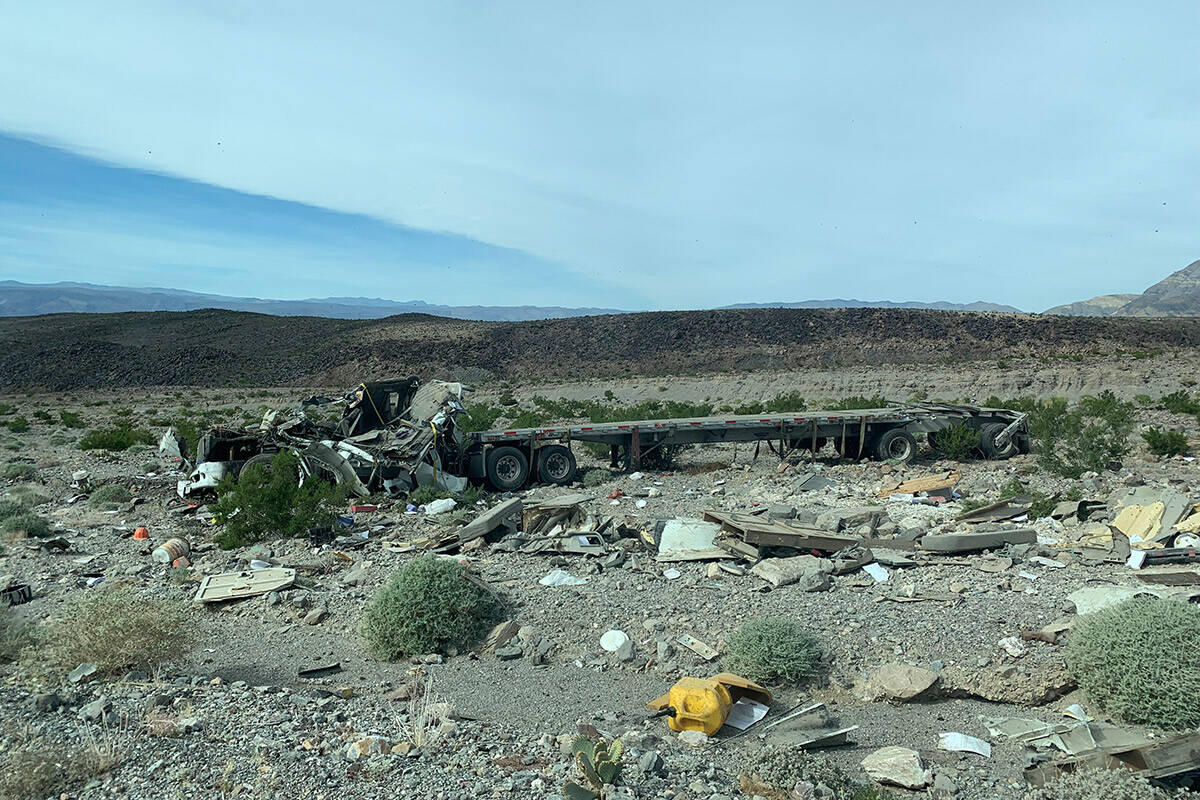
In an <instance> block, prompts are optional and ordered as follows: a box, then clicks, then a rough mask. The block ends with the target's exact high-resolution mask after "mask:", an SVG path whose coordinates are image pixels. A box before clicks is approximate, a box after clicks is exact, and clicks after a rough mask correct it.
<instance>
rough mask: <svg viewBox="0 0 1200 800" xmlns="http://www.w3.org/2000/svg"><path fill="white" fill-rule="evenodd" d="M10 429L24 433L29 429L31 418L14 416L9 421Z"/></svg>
mask: <svg viewBox="0 0 1200 800" xmlns="http://www.w3.org/2000/svg"><path fill="white" fill-rule="evenodd" d="M8 429H9V430H10V431H12V432H13V433H24V432H25V431H27V430H29V420H27V419H25V418H24V417H13V418H12V419H10V420H9V421H8Z"/></svg>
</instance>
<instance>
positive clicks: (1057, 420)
mask: <svg viewBox="0 0 1200 800" xmlns="http://www.w3.org/2000/svg"><path fill="white" fill-rule="evenodd" d="M1133 412H1134V406H1133V403H1130V402H1127V401H1124V400H1119V399H1117V397H1116V395H1114V394H1113V393H1112V392H1111V391H1104V392H1102V393H1101V394H1099V395H1097V396H1095V397H1084V398H1082V399H1081V400H1080V401H1079V403H1078V404H1077V405H1076V406H1075V407H1074V408H1069V407H1068V405H1067V401H1066V400H1062V399H1054V400H1050V401H1048V402H1046V403H1045V404H1043V405H1042V406H1041V407H1040V408H1038V409H1037V411H1036V412H1035V413H1033V414H1031V415H1030V420H1029V423H1030V434H1031V435H1032V436H1033V438H1034V440H1035V445H1034V450H1035V452H1036V453H1037V457H1038V463H1039V464H1040V465H1041V466H1042V468H1043V469H1045V470H1047V471H1048V472H1052V473H1054V474H1056V475H1060V476H1062V477H1064V478H1078V477H1079V476H1080V475H1082V474H1083V473H1085V472H1089V471H1090V472H1100V471H1102V470H1105V469H1107V468H1108V466H1109V464H1111V463H1112V462H1114V461H1119V460H1120V459H1121V457H1122V456H1124V455H1125V454H1126V453H1127V452H1129V434H1130V432H1131V431H1132V430H1133Z"/></svg>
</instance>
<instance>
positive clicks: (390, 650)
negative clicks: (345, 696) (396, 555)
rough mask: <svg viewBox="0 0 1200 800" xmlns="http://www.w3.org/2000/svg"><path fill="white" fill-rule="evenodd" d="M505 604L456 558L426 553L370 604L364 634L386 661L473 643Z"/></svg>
mask: <svg viewBox="0 0 1200 800" xmlns="http://www.w3.org/2000/svg"><path fill="white" fill-rule="evenodd" d="M500 610H501V604H500V601H499V600H498V599H497V597H496V596H495V595H494V594H492V592H490V591H489V590H488V589H486V588H484V587H483V586H481V585H479V584H478V583H476V582H474V581H473V580H471V579H469V578H468V577H467V575H466V570H465V567H463V566H462V565H461V564H459V563H458V562H457V561H455V560H454V559H447V558H439V557H437V556H435V555H434V554H432V553H430V554H426V555H423V556H421V557H419V558H416V559H414V560H412V561H410V562H408V563H407V564H405V565H404V566H403V567H401V568H400V569H399V570H398V571H397V572H396V574H395V575H393V576H392V578H391V580H389V581H388V583H387V585H385V586H384V587H383V588H382V589H380V590H379V592H378V593H377V594H376V595H375V597H374V598H372V599H371V602H370V603H369V604H368V605H367V609H366V612H365V613H364V614H363V625H362V634H363V637H364V639H365V640H366V642H367V646H368V648H369V649H370V651H371V652H372V653H373V654H374V655H375V656H376V657H377V658H380V659H382V660H384V661H394V660H396V659H399V658H406V657H409V656H414V655H419V654H422V653H434V652H444V651H445V650H446V649H447V648H450V647H454V648H463V647H468V646H470V645H472V644H474V643H475V642H476V641H477V640H478V639H479V637H480V636H482V635H483V633H484V632H485V631H486V630H487V629H488V627H489V626H490V625H492V624H494V623H495V622H496V620H497V618H498V617H499V614H500Z"/></svg>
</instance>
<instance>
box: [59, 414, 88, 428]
mask: <svg viewBox="0 0 1200 800" xmlns="http://www.w3.org/2000/svg"><path fill="white" fill-rule="evenodd" d="M58 419H59V421H60V422H62V424H63V427H65V428H82V427H83V417H81V416H80V415H79V413H78V412H76V411H59V412H58Z"/></svg>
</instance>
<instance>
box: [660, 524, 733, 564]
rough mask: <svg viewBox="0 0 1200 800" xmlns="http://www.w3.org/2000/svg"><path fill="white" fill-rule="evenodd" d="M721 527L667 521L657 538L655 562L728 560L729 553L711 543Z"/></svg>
mask: <svg viewBox="0 0 1200 800" xmlns="http://www.w3.org/2000/svg"><path fill="white" fill-rule="evenodd" d="M720 533H721V526H720V525H717V524H716V523H714V522H704V521H703V520H698V519H669V520H667V521H666V523H665V524H664V525H663V528H662V533H661V534H660V535H659V537H658V557H657V559H656V560H657V561H660V562H672V561H709V560H715V559H721V558H729V557H730V555H729V553H728V552H727V551H726V550H724V549H723V548H720V547H717V546H716V545H715V544H713V542H714V541H715V540H716V538H717V536H718V535H719V534H720Z"/></svg>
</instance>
